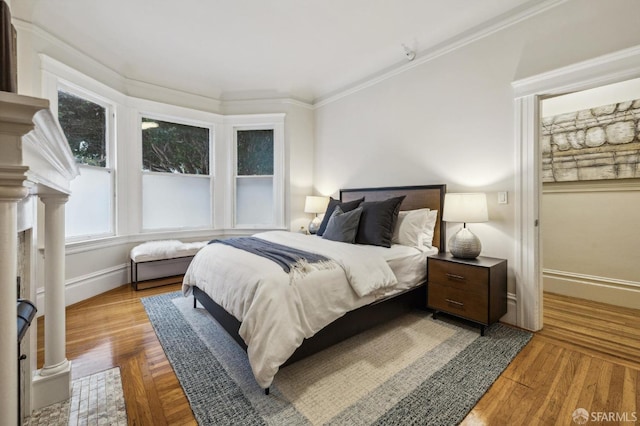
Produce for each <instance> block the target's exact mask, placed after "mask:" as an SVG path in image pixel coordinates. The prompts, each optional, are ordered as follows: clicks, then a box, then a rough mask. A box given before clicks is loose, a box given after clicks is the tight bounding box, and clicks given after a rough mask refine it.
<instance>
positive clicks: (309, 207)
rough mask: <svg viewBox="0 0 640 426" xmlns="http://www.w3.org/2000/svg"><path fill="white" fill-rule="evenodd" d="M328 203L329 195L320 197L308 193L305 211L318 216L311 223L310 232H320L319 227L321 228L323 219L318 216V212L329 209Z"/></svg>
mask: <svg viewBox="0 0 640 426" xmlns="http://www.w3.org/2000/svg"><path fill="white" fill-rule="evenodd" d="M327 205H329V197H318V196H315V195H307V198H306V200H305V202H304V212H305V213H313V214H315V215H316V216H315V217H314V218H313V220H312V221H311V222H310V223H309V233H310V234H315V233H316V232H318V228H320V223H322V221H321V220H320V218H319V217H318V214H320V213H324V212H325V211H326V210H327Z"/></svg>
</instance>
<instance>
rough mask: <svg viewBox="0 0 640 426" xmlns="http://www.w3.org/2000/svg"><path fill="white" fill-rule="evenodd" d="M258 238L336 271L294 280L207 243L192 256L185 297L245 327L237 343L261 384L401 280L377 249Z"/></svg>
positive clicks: (283, 236)
mask: <svg viewBox="0 0 640 426" xmlns="http://www.w3.org/2000/svg"><path fill="white" fill-rule="evenodd" d="M255 237H258V238H262V239H265V240H269V241H272V242H275V243H279V244H284V245H288V246H291V247H294V248H298V249H301V250H305V251H309V252H313V253H318V254H321V255H323V256H325V257H328V258H330V259H332V260H334V261H335V262H336V264H337V266H336V267H334V268H331V269H326V268H324V267H317V268H316V267H314V266H313V265H310V266H309V269H310V270H309V271H308V273H306V274H296V275H295V276H294V277H293V279H292V278H291V277H290V276H289V274H287V273H286V272H284V270H283V269H282V268H281V267H280V266H279V265H277V264H276V263H274V262H272V261H271V260H268V259H265V258H263V257H260V256H256V255H254V254H251V253H248V252H246V251H244V250H240V249H236V248H234V247H230V246H228V245H225V244H209V245H207V246H205V247H204V248H203V249H201V250H200V251H199V252H198V253H197V255H196V256H195V257H194V259H193V261H192V262H191V265H190V266H189V269H188V270H187V272H186V274H185V277H184V281H183V286H182V290H183V293H184V295H185V296H187V295H189V294H190V293H191V286H198V287H199V288H200V289H201V290H203V291H204V292H206V293H207V294H208V295H209V297H211V299H213V301H215V302H216V303H217V304H219V305H220V306H222V307H223V308H224V309H225V310H227V312H229V313H231V314H232V315H233V316H235V317H236V318H237V319H238V320H239V321H240V322H241V327H240V336H241V337H242V338H243V339H244V341H245V343H246V344H247V354H248V357H249V363H250V364H251V368H252V370H253V374H254V376H255V378H256V381H257V382H258V384H259V385H260V386H261V387H263V388H267V387H269V386H270V385H271V382H272V381H273V378H274V376H275V374H276V373H277V371H278V369H279V368H280V366H281V365H282V364H283V363H284V362H285V361H286V360H287V359H288V358H289V357H290V356H291V355H292V354H293V352H294V351H295V350H296V348H298V346H300V345H301V344H302V341H303V340H304V339H305V338H308V337H311V336H313V335H314V334H315V333H316V332H318V331H319V330H320V329H322V328H323V327H325V326H326V325H328V324H329V323H331V322H333V321H334V320H336V319H337V318H339V317H341V316H342V315H344V314H345V313H346V312H348V311H350V310H353V309H355V308H357V307H360V306H364V305H366V304H368V303H371V302H372V301H374V300H375V299H376V297H379V296H381V295H382V294H384V293H386V292H388V291H389V289H391V288H392V287H393V286H394V285H395V284H396V283H397V280H396V277H395V275H394V273H393V271H392V270H391V268H390V267H389V265H388V263H387V261H385V259H384V258H383V257H382V256H381V255H380V254H379V253H380V251H379V250H380V247H371V246H361V245H354V244H345V243H338V242H334V241H329V240H324V239H322V238H318V237H313V236H308V235H303V234H298V233H293V232H285V231H272V232H264V233H260V234H256V235H255Z"/></svg>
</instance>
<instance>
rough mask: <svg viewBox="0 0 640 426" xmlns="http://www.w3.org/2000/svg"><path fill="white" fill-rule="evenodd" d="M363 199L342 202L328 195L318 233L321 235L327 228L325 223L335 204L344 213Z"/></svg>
mask: <svg viewBox="0 0 640 426" xmlns="http://www.w3.org/2000/svg"><path fill="white" fill-rule="evenodd" d="M363 201H364V197H363V198H358V199H357V200H353V201H345V202H344V203H343V202H342V201H340V200H336V199H335V198H333V197H329V205H328V206H327V211H326V212H325V214H324V217H323V218H322V223H320V227H319V228H318V235H319V236H322V234H324V230H325V229H327V224H328V223H329V218H330V217H331V214H332V213H333V211H334V210H335V209H336V206H340V209H341V210H342V211H343V212H344V213H346V212H350V211H351V210H353V209H355V208H356V207H358V206H359V205H360V204H361V203H362V202H363Z"/></svg>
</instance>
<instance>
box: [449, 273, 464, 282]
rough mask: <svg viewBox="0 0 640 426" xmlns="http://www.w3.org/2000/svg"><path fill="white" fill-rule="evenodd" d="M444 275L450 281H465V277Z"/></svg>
mask: <svg viewBox="0 0 640 426" xmlns="http://www.w3.org/2000/svg"><path fill="white" fill-rule="evenodd" d="M446 275H447V278H450V279H452V280H458V281H464V280H466V278H465V277H463V276H462V275H456V274H449V273H447V274H446Z"/></svg>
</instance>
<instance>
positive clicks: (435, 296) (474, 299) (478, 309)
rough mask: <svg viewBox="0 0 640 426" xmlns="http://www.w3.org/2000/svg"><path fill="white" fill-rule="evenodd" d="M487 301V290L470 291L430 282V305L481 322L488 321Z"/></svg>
mask: <svg viewBox="0 0 640 426" xmlns="http://www.w3.org/2000/svg"><path fill="white" fill-rule="evenodd" d="M477 287H480V286H477ZM487 302H488V295H487V292H486V291H484V292H480V293H475V292H474V293H470V292H468V291H466V290H464V289H460V288H457V287H453V286H449V285H446V284H440V283H437V282H432V283H429V305H430V306H431V307H432V308H434V309H437V310H441V311H444V312H450V313H452V314H456V315H459V316H461V317H464V318H467V319H470V320H473V321H478V322H480V323H487V321H488V318H487Z"/></svg>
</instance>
